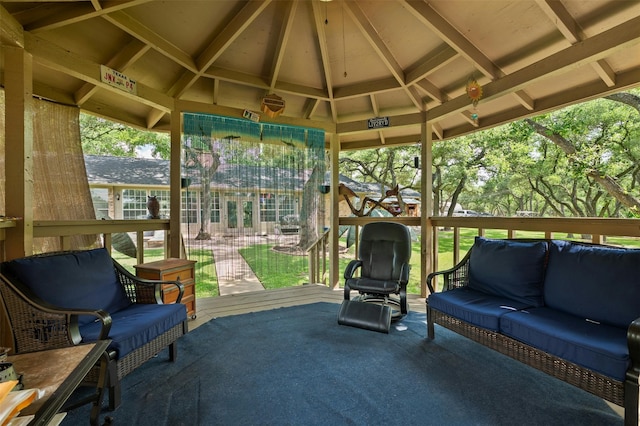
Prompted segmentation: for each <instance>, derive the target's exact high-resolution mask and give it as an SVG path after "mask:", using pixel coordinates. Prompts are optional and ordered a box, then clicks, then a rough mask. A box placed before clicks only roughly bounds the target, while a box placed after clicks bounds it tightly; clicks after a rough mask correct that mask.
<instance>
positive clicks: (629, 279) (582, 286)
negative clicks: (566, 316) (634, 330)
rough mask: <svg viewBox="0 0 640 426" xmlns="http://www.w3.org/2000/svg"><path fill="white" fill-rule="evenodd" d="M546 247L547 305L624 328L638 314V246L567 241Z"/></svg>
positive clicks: (639, 298)
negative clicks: (547, 258) (618, 246)
mask: <svg viewBox="0 0 640 426" xmlns="http://www.w3.org/2000/svg"><path fill="white" fill-rule="evenodd" d="M549 250H550V251H549V266H548V269H547V275H546V278H545V284H544V300H545V304H546V305H547V306H549V307H552V308H555V309H558V310H561V311H564V312H568V313H571V314H573V315H577V316H579V317H581V318H584V319H589V320H592V321H597V322H601V323H604V324H609V325H616V326H619V327H624V328H627V327H628V326H629V324H631V322H632V321H633V320H635V319H636V318H640V250H637V249H635V250H634V249H623V248H614V247H606V246H590V245H583V244H580V243H573V242H569V241H553V243H552V244H551V247H550V248H549Z"/></svg>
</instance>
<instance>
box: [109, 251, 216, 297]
mask: <svg viewBox="0 0 640 426" xmlns="http://www.w3.org/2000/svg"><path fill="white" fill-rule="evenodd" d="M112 256H113V258H114V259H116V260H117V261H118V263H120V264H121V265H122V266H124V267H125V268H126V269H127V270H128V271H129V272H131V273H132V274H134V275H135V273H136V271H135V268H134V267H133V266H134V265H137V264H138V261H137V260H136V259H134V258H131V257H128V256H125V255H123V254H122V253H119V252H117V251H115V250H114V251H113V253H112ZM189 258H190V259H191V260H197V261H198V262H197V263H196V266H195V275H196V298H199V297H215V296H217V295H218V294H219V293H218V278H217V277H216V271H215V268H214V265H213V256H212V255H211V250H200V249H192V250H191V251H190V256H189ZM162 259H164V249H161V248H158V249H145V251H144V261H145V262H154V261H156V260H162Z"/></svg>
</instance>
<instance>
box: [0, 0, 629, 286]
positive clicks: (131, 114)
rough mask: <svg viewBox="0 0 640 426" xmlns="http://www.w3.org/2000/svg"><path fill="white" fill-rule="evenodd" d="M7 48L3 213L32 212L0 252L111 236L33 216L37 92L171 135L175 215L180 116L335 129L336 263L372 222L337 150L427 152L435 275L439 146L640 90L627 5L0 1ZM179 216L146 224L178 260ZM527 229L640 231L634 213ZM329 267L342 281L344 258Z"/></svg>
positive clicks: (420, 221)
mask: <svg viewBox="0 0 640 426" xmlns="http://www.w3.org/2000/svg"><path fill="white" fill-rule="evenodd" d="M0 42H1V50H0V77H1V80H0V82H1V84H2V87H3V91H4V103H5V108H6V111H5V117H4V135H5V136H4V143H3V144H2V145H3V156H2V159H3V162H2V163H3V164H4V174H5V176H6V178H5V181H4V185H3V192H2V195H3V196H4V198H5V204H4V206H5V211H4V212H3V214H4V215H5V216H7V217H20V218H21V220H19V221H15V222H12V223H11V224H10V226H9V225H7V228H6V230H5V233H6V235H5V256H6V257H18V256H22V255H25V254H30V253H31V251H32V241H33V238H34V237H39V236H59V237H66V236H68V235H72V234H74V233H77V234H82V233H84V232H85V231H86V230H87V229H89V228H91V227H92V226H95V228H93V229H94V230H95V229H101V228H100V226H104V223H103V224H100V223H98V224H97V225H96V224H93V225H92V224H91V223H90V222H89V221H84V222H82V223H80V224H76V225H75V226H73V227H65V226H64V224H61V223H59V222H52V221H41V218H38V217H34V214H33V208H32V205H33V194H34V192H33V188H34V179H33V173H32V172H33V158H32V154H33V145H34V138H37V137H43V136H42V135H40V136H39V135H34V125H38V126H43V125H45V124H46V123H44V124H43V123H34V120H37V119H38V118H37V115H36V116H34V115H33V112H34V103H35V102H36V99H37V100H43V101H47V102H49V101H50V102H53V103H56V104H60V105H66V106H71V107H75V108H77V109H78V110H83V111H85V112H87V113H91V114H96V115H98V116H102V117H106V118H109V119H112V120H115V121H120V122H123V123H127V124H129V125H132V126H136V127H139V128H143V129H150V130H155V131H163V132H170V133H171V142H172V154H171V210H172V211H179V209H180V183H181V181H180V179H181V169H180V158H181V132H182V123H183V119H182V118H183V114H184V113H186V112H198V113H208V114H215V115H218V116H226V117H234V118H238V119H244V120H249V121H259V122H261V123H274V124H286V125H292V126H301V127H304V128H310V129H318V130H321V131H323V132H324V134H325V146H326V149H327V152H329V153H330V166H331V167H330V168H331V180H330V182H328V183H329V186H330V188H331V194H332V197H333V201H334V202H333V203H332V206H331V209H332V210H331V223H330V225H331V226H330V238H331V241H332V243H331V245H330V247H331V253H333V254H336V253H337V237H338V234H337V232H338V225H343V224H362V223H364V222H365V221H366V220H372V219H361V220H358V219H354V218H350V219H347V218H341V217H339V214H338V211H337V205H338V203H337V202H335V201H337V199H338V198H337V197H338V194H337V191H336V190H335V189H336V188H337V187H338V167H337V165H338V156H339V155H340V153H341V152H343V151H348V150H355V149H365V148H378V147H393V146H401V145H407V144H421V146H422V154H421V155H422V159H421V161H420V164H421V165H422V167H423V170H422V185H421V187H422V194H423V196H422V206H421V217H419V218H406V219H402V220H403V221H404V222H405V223H408V224H412V225H420V226H421V229H422V245H423V246H422V257H423V259H422V271H421V275H422V278H423V279H422V282H424V277H426V274H427V273H428V271H429V270H430V269H431V268H432V266H431V257H430V256H428V255H427V253H428V252H429V248H430V246H431V244H432V242H433V236H432V232H431V230H432V229H433V226H437V225H438V223H441V222H438V221H439V220H441V219H438V218H437V217H434V216H433V215H432V214H431V213H430V212H432V211H433V206H432V202H431V197H427V196H425V195H424V194H431V182H430V176H431V170H430V167H431V147H432V144H433V143H437V142H438V141H440V140H445V139H449V138H453V137H456V136H460V135H464V134H469V133H472V132H476V131H478V130H482V129H488V128H491V127H494V126H497V125H500V124H503V123H507V122H510V121H513V120H517V119H521V118H524V117H529V116H534V115H537V114H541V113H543V112H547V111H551V110H554V109H558V108H561V107H563V106H567V105H571V104H574V103H578V102H583V101H586V100H589V99H594V98H598V97H601V96H605V95H607V94H611V93H615V92H619V91H622V90H624V89H629V88H633V87H637V86H638V85H639V84H640V3H639V2H637V1H622V0H614V1H610V0H594V1H589V2H583V1H578V0H564V1H559V0H496V1H471V0H470V1H464V0H460V1H449V0H436V1H429V2H427V1H422V0H398V1H367V0H333V1H331V0H327V1H320V0H309V1H272V0H255V1H244V0H228V1H190V0H184V1H179V2H177V1H176V2H156V1H149V0H127V1H122V2H105V1H99V0H91V1H50V2H48V1H34V2H29V1H0ZM34 117H35V118H34ZM0 122H2V121H0ZM50 124H51V125H52V126H53V125H54V124H56V123H50ZM57 124H60V123H57ZM52 128H53V127H52ZM51 132H53V130H51ZM45 137H46V135H45ZM0 140H1V139H0ZM179 218H180V215H172V217H171V219H170V220H168V221H166V223H165V222H162V221H160V222H157V223H156V222H153V223H152V224H147V225H145V226H157V227H161V228H162V227H166V229H168V230H169V231H170V233H169V235H170V249H171V253H177V252H178V251H179V248H180V239H179V232H171V231H172V230H173V231H177V230H179V226H180V223H179ZM39 220H40V221H39ZM398 220H400V219H398ZM452 220H453V222H451V223H453V224H454V225H455V224H461V223H463V222H461V221H465V220H466V221H470V220H474V219H471V218H455V219H452ZM518 220H519V222H517V223H516V222H513V221H511V222H510V221H509V220H507V219H501V218H484V219H477V220H476V221H475V222H469V223H474V224H475V225H474V226H477V227H479V228H484V227H490V225H498V224H502V225H501V226H503V227H504V229H513V228H514V227H515V226H518V225H521V224H522V223H524V222H523V221H524V220H525V219H521V218H519V219H518ZM526 220H528V219H526ZM531 220H536V219H531ZM530 223H531V224H532V227H533V228H534V229H536V230H544V231H546V232H553V231H559V230H561V229H560V228H562V227H564V228H565V229H571V230H574V232H580V231H576V230H578V229H583V228H584V227H587V226H589V229H591V230H592V231H593V234H606V233H607V232H620V233H621V234H623V235H624V234H626V235H636V236H637V235H639V232H638V226H637V222H635V221H633V220H626V221H625V220H620V221H616V222H609V223H607V224H606V226H605V224H604V222H602V221H600V222H598V221H590V222H589V223H586V222H581V223H580V224H579V225H576V224H572V223H570V222H568V221H565V222H555V223H553V224H552V225H551V226H548V225H546V224H541V222H530ZM113 226H118V227H120V228H117V229H116V228H114V232H118V231H121V230H122V229H126V225H124V224H120V223H117V224H113ZM129 230H130V229H129ZM99 232H100V231H99ZM330 270H331V273H330V280H329V281H330V283H331V285H336V284H337V280H338V276H339V271H338V270H337V256H331V265H330Z"/></svg>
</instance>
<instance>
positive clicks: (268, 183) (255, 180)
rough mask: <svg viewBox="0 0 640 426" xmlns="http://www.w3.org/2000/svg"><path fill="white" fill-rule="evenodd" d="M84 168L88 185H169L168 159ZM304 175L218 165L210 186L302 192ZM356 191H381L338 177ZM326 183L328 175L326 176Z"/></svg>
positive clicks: (96, 162) (99, 160)
mask: <svg viewBox="0 0 640 426" xmlns="http://www.w3.org/2000/svg"><path fill="white" fill-rule="evenodd" d="M84 161H85V168H86V171H87V178H88V179H89V184H90V185H119V186H131V187H133V186H135V187H152V186H164V187H168V186H169V160H161V159H155V158H133V157H113V156H107V155H85V156H84ZM185 177H188V178H189V179H191V183H190V185H194V186H199V185H200V182H199V177H198V176H197V174H196V173H193V172H191V171H187V176H185ZM306 179H307V173H306V172H303V173H300V172H299V171H298V170H278V169H276V168H273V167H264V166H259V165H256V166H251V165H228V164H223V165H221V166H220V167H219V168H218V170H217V171H216V173H215V174H214V175H213V179H212V187H214V188H219V189H228V190H239V189H246V188H261V189H280V188H295V189H297V190H302V187H303V185H304V181H305V180H306ZM339 180H340V183H344V184H345V185H347V186H348V187H349V188H351V190H353V191H355V192H364V193H373V194H377V193H379V192H380V189H379V187H378V185H376V184H371V183H361V182H357V181H355V180H353V179H350V178H348V177H346V176H343V175H340V176H339ZM325 182H329V173H328V172H327V174H326V175H325ZM403 195H404V196H412V197H419V193H418V192H416V191H412V190H404V191H403Z"/></svg>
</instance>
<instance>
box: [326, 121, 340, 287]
mask: <svg viewBox="0 0 640 426" xmlns="http://www.w3.org/2000/svg"><path fill="white" fill-rule="evenodd" d="M330 148H331V152H330V155H331V182H330V185H331V192H330V199H331V206H330V209H331V210H330V214H329V216H330V220H331V224H330V226H331V227H330V235H329V252H330V254H329V260H330V261H331V263H330V264H329V287H330V288H336V287H337V286H338V285H339V284H340V283H339V280H340V271H339V263H338V260H340V250H339V247H338V242H339V241H338V239H339V235H338V228H339V223H338V218H339V216H340V210H339V208H338V204H339V202H340V199H339V197H340V195H339V194H338V186H339V185H340V179H339V176H340V174H339V169H338V168H339V164H338V161H339V159H340V135H338V134H337V133H333V134H331V147H330Z"/></svg>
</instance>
